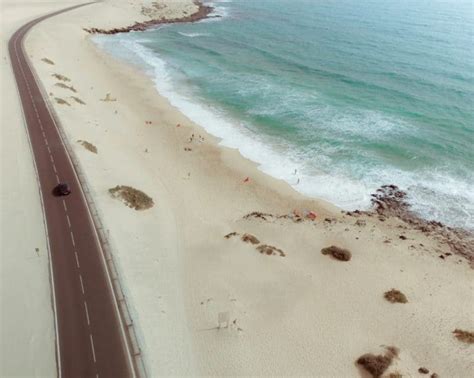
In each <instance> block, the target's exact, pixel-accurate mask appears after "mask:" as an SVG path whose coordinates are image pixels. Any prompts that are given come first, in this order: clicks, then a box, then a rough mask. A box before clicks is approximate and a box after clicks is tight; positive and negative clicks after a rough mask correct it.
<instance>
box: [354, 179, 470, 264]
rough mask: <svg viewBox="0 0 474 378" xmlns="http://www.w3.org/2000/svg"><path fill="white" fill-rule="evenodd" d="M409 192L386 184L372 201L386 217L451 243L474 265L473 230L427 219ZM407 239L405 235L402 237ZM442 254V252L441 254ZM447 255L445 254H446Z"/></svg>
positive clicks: (383, 217)
mask: <svg viewBox="0 0 474 378" xmlns="http://www.w3.org/2000/svg"><path fill="white" fill-rule="evenodd" d="M406 197H407V193H406V192H405V191H403V190H401V189H400V188H399V187H398V186H396V185H393V184H392V185H383V186H381V187H380V188H379V189H377V191H376V193H374V194H372V204H373V206H374V211H375V213H376V214H378V216H379V217H380V218H381V220H382V219H385V218H389V217H396V218H399V219H401V220H402V221H404V222H406V223H407V224H409V225H410V226H412V227H413V228H414V229H416V230H419V231H421V232H423V233H424V234H427V235H431V236H433V237H435V238H437V239H438V240H440V241H441V242H442V243H444V244H447V245H448V246H449V247H450V249H451V251H452V252H453V253H456V254H458V255H461V256H463V257H464V258H466V259H467V260H468V261H469V262H470V264H471V265H474V235H473V234H472V232H469V231H467V230H464V229H461V228H454V227H449V226H446V225H444V224H443V223H441V222H437V221H433V220H426V219H423V218H421V217H420V216H418V215H417V214H415V213H414V212H413V211H411V209H410V204H409V203H408V202H407V200H406ZM346 214H347V215H350V216H359V215H362V214H364V215H369V216H372V215H373V212H366V211H360V210H356V211H349V212H347V213H346ZM401 239H403V237H401ZM440 257H441V256H440ZM443 258H444V257H443Z"/></svg>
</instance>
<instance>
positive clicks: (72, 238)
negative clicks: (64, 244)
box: [70, 231, 76, 247]
mask: <svg viewBox="0 0 474 378" xmlns="http://www.w3.org/2000/svg"><path fill="white" fill-rule="evenodd" d="M70 234H71V241H72V245H73V246H74V247H75V246H76V242H75V241H74V234H73V233H72V231H70Z"/></svg>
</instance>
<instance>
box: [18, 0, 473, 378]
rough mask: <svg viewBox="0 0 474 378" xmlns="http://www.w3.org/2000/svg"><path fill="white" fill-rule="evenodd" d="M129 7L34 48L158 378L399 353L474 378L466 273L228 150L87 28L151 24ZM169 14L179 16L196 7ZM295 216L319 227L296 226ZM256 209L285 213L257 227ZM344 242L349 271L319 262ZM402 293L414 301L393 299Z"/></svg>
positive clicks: (296, 371)
mask: <svg viewBox="0 0 474 378" xmlns="http://www.w3.org/2000/svg"><path fill="white" fill-rule="evenodd" d="M130 3H131V4H132V8H129V5H128V4H129V2H119V1H106V2H104V3H100V4H93V5H90V6H87V7H84V8H81V9H78V10H74V11H72V12H69V13H67V14H63V15H59V16H57V17H54V18H52V19H49V20H46V21H45V22H43V23H41V24H40V25H38V26H37V27H35V29H34V32H32V33H30V34H29V36H28V39H27V41H26V49H27V51H28V53H29V54H30V57H31V60H32V62H33V65H34V67H35V69H36V70H37V73H38V75H39V77H40V78H41V81H42V84H43V85H44V88H45V92H46V93H48V94H49V95H50V101H51V103H52V105H53V106H54V109H55V110H56V112H57V113H58V115H59V118H60V120H61V123H62V126H63V128H64V130H65V132H66V134H67V136H68V139H69V142H70V144H71V145H72V146H73V149H74V151H75V154H76V155H77V156H78V158H79V161H80V164H81V166H82V169H83V170H84V172H85V174H86V178H87V181H88V183H89V185H90V187H91V189H92V191H93V197H94V199H95V202H96V205H97V206H98V209H99V212H100V214H101V218H102V221H103V223H104V224H105V226H106V228H107V229H108V234H109V238H110V241H111V245H112V248H113V253H114V257H115V260H116V264H117V265H118V269H119V273H120V277H121V281H122V284H123V285H124V287H125V291H126V296H127V301H128V304H129V305H130V307H131V309H132V316H133V318H134V321H135V325H136V327H137V331H138V335H139V338H140V345H141V348H142V350H143V353H144V358H145V362H146V366H147V370H148V373H149V375H150V376H158V375H219V376H221V375H316V376H356V377H357V376H361V375H362V376H368V375H366V373H364V371H363V370H362V369H361V368H360V367H359V366H358V365H357V364H356V360H357V359H358V358H359V357H360V356H361V355H363V354H365V353H383V352H384V349H383V347H382V346H395V347H397V348H398V349H399V351H400V352H399V354H398V357H396V358H395V359H394V360H393V363H392V365H391V366H390V367H389V369H388V370H387V371H386V373H390V372H399V373H401V374H403V376H418V372H417V371H418V368H420V367H426V368H428V369H429V370H430V374H431V373H433V372H436V373H437V374H439V375H440V376H441V377H443V376H450V377H451V376H452V377H454V376H456V377H464V376H467V374H468V373H467V372H468V371H469V370H472V368H473V365H474V361H473V358H472V350H471V348H472V346H470V345H468V344H465V343H462V342H460V341H459V340H457V339H456V338H455V337H454V336H453V334H452V332H453V331H454V330H455V329H456V328H460V329H465V330H468V331H473V330H474V320H473V318H472V308H473V307H472V304H473V280H472V269H471V268H470V266H469V264H468V262H467V261H466V260H464V259H463V258H461V257H459V256H456V255H446V253H451V251H450V249H449V247H448V246H446V245H443V244H440V243H439V242H438V241H437V240H435V239H433V238H430V237H428V236H427V235H425V234H423V233H421V232H420V231H417V230H414V229H412V228H410V227H409V226H408V225H407V224H405V223H403V222H402V221H400V220H398V219H396V218H389V219H387V220H385V221H383V222H382V221H380V220H379V219H378V217H371V216H368V215H360V216H357V217H354V216H349V215H346V214H344V213H343V212H341V211H340V209H337V208H336V207H335V206H332V205H331V204H329V203H326V202H324V201H319V200H313V199H309V198H305V197H303V196H302V195H300V194H298V193H297V192H295V191H294V190H293V189H292V188H291V187H290V186H289V185H288V184H286V183H285V182H282V181H279V180H276V179H274V178H272V177H269V176H267V175H265V174H263V173H262V172H260V171H259V170H258V168H257V166H256V164H254V163H253V162H251V161H248V160H246V159H244V158H243V157H242V156H241V155H240V154H239V153H238V151H236V150H231V149H228V148H223V147H221V146H219V145H218V144H219V141H218V140H217V139H216V138H214V137H212V136H211V135H208V134H207V133H206V132H205V131H204V129H203V128H201V127H200V126H198V125H196V124H193V123H192V122H191V121H190V120H189V119H187V118H186V117H185V116H184V115H183V114H181V113H179V112H178V111H177V110H176V109H175V108H173V107H172V106H171V105H170V104H169V102H168V101H167V100H166V99H165V98H163V97H161V96H160V95H158V93H157V91H156V89H155V88H154V86H153V84H152V82H151V81H150V80H149V78H148V77H146V76H145V75H144V74H143V73H141V72H139V71H138V70H137V69H136V68H134V67H131V66H127V65H125V64H123V63H120V62H117V61H115V60H114V59H112V58H111V57H109V56H107V55H106V54H105V53H104V52H102V51H100V50H99V49H98V48H97V47H96V46H95V44H94V43H93V42H92V41H91V40H90V35H89V34H87V33H86V32H85V31H84V30H83V28H91V27H97V28H112V27H123V26H128V25H130V24H133V23H134V22H136V21H139V22H141V21H144V20H146V19H147V17H148V16H145V15H144V14H143V12H141V6H140V5H139V3H140V2H138V1H131V2H130ZM160 3H165V2H160ZM166 4H167V5H168V6H167V7H165V8H163V9H165V10H166V12H168V13H167V16H169V17H171V16H170V15H172V16H173V17H175V16H176V15H179V14H183V13H182V12H183V9H187V10H189V9H191V7H196V6H195V5H194V4H192V3H191V2H190V1H188V2H186V1H185V0H183V1H179V2H175V1H170V2H167V3H166ZM172 9H173V10H172ZM193 9H195V8H193ZM157 11H158V10H157ZM145 13H146V12H145ZM154 17H157V15H156V14H155V15H154ZM148 19H149V18H148ZM44 58H47V59H49V60H50V61H52V62H54V64H49V63H46V62H45V61H43V60H42V59H44ZM54 74H58V75H62V76H64V77H67V78H68V79H69V80H70V81H63V80H58V78H62V79H64V78H63V77H62V76H56V77H54V76H52V75H54ZM58 83H63V84H65V85H68V86H72V87H73V88H74V91H75V92H74V91H73V90H71V89H70V88H66V87H64V86H58V85H57V84H58ZM73 96H74V97H76V98H77V99H80V101H81V102H83V104H82V103H79V102H78V101H77V100H76V99H74V98H73ZM192 134H194V136H195V137H194V139H193V140H192V142H190V138H191V136H192ZM199 136H201V138H199ZM202 138H203V139H202ZM78 140H81V141H87V142H89V143H91V144H93V145H94V146H95V147H96V149H97V153H93V152H91V151H89V150H87V149H86V148H84V146H83V145H82V144H81V143H77V141H78ZM247 178H248V180H247ZM117 185H128V186H131V187H133V188H136V189H139V190H141V191H143V192H144V193H146V194H147V195H148V196H150V197H151V198H152V199H153V201H154V206H153V207H151V208H149V209H147V210H141V211H137V210H134V209H132V208H130V207H127V206H125V204H124V203H122V202H121V201H120V200H117V199H116V198H113V197H112V196H111V195H110V194H109V192H108V190H109V189H110V188H113V187H115V186H117ZM295 210H296V213H301V214H303V213H304V211H305V210H307V211H314V212H315V213H316V214H317V217H316V219H315V220H311V219H306V218H304V219H302V220H301V221H297V218H295V216H294V213H295ZM254 211H258V212H264V213H269V214H272V216H263V217H261V216H250V217H245V216H246V215H247V214H249V213H252V212H254ZM279 216H280V217H279ZM356 223H357V224H356ZM233 232H235V233H237V234H236V235H231V236H229V237H228V238H226V237H225V236H226V235H228V234H229V233H233ZM245 233H248V234H251V235H252V236H254V237H255V238H257V239H258V243H256V244H252V242H251V241H250V240H254V239H253V238H252V237H247V238H246V239H249V241H247V242H246V241H243V240H242V236H243V235H244V234H245ZM400 236H402V238H400ZM254 241H255V242H256V240H254ZM262 245H271V246H274V247H275V248H276V249H274V250H269V249H263V253H261V251H259V250H258V249H257V247H259V246H260V247H261V246H262ZM331 245H336V246H339V247H342V248H347V249H348V250H350V252H351V255H352V257H351V259H350V261H339V260H337V259H334V258H332V257H330V256H329V255H323V254H322V253H321V249H322V248H325V247H328V246H331ZM261 249H262V248H261ZM267 251H268V253H269V254H267ZM441 254H443V256H444V257H443V258H440V257H439V255H441ZM392 288H395V289H398V290H400V291H401V292H403V293H404V294H405V295H406V297H407V299H408V302H407V303H390V302H388V301H387V300H386V299H385V298H384V293H385V292H386V291H388V290H390V289H392ZM219 321H220V325H221V327H219Z"/></svg>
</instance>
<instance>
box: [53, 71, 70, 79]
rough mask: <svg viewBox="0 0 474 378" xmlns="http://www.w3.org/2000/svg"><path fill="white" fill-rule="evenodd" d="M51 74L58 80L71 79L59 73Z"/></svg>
mask: <svg viewBox="0 0 474 378" xmlns="http://www.w3.org/2000/svg"><path fill="white" fill-rule="evenodd" d="M51 76H53V77H54V78H56V79H58V80H60V81H71V79H69V78H68V77H66V76H64V75H61V74H57V73H54V74H52V75H51Z"/></svg>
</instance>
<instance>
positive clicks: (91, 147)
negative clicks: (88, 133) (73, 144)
mask: <svg viewBox="0 0 474 378" xmlns="http://www.w3.org/2000/svg"><path fill="white" fill-rule="evenodd" d="M77 143H79V144H80V145H82V147H84V148H85V149H86V150H88V151H90V152H93V153H94V154H96V153H97V147H96V146H94V145H93V144H92V143H89V142H88V141H86V140H78V141H77Z"/></svg>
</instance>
